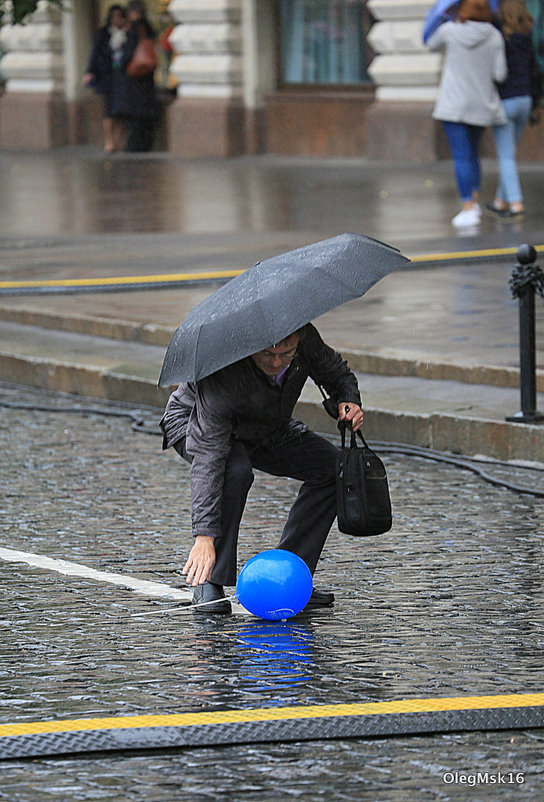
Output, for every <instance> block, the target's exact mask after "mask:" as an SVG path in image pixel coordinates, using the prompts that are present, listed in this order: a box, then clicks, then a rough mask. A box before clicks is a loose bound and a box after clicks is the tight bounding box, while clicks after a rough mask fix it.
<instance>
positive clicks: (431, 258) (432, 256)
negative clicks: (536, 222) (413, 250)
mask: <svg viewBox="0 0 544 802" xmlns="http://www.w3.org/2000/svg"><path fill="white" fill-rule="evenodd" d="M534 248H535V251H536V252H537V253H542V251H544V245H535V246H534ZM517 252H518V246H516V247H515V248H488V249H483V250H479V251H452V252H451V253H428V254H423V255H422V256H414V257H412V259H411V261H412V262H413V263H414V264H417V263H419V262H447V261H450V260H452V259H485V258H488V257H489V258H492V257H493V256H515V255H516V254H517Z"/></svg>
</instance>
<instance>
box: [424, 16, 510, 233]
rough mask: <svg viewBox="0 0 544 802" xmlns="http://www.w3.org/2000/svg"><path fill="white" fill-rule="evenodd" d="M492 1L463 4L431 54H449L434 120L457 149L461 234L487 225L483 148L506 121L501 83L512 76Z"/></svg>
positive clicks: (431, 42)
mask: <svg viewBox="0 0 544 802" xmlns="http://www.w3.org/2000/svg"><path fill="white" fill-rule="evenodd" d="M491 19H492V13H491V9H490V7H489V5H488V3H487V0H462V2H461V3H460V5H459V7H458V10H457V18H456V20H455V21H450V22H444V23H443V24H442V25H440V26H439V27H438V28H437V30H436V31H435V32H434V33H433V34H432V35H431V36H430V37H429V39H428V41H427V45H428V47H429V48H430V49H431V50H440V49H444V50H445V58H444V67H443V71H442V78H441V81H440V87H439V90H438V100H437V102H436V105H435V108H434V111H433V117H434V119H435V120H441V121H442V123H443V125H444V130H445V132H446V136H447V138H448V142H449V146H450V149H451V153H452V157H453V161H454V167H455V178H456V181H457V187H458V190H459V195H460V198H461V203H462V209H461V211H460V212H459V213H458V214H457V215H455V217H454V218H453V220H452V224H453V225H454V226H455V227H456V228H463V227H467V226H475V225H478V224H479V222H480V220H481V215H482V212H481V208H480V203H479V197H480V180H481V167H480V157H479V147H480V141H481V138H482V134H483V133H484V130H485V128H487V127H488V126H492V125H502V124H504V123H505V122H506V116H505V113H504V110H503V107H502V103H501V99H500V97H499V92H498V90H497V86H496V82H497V83H500V82H502V81H504V79H505V78H506V74H507V67H506V57H505V49H504V41H503V38H502V36H501V34H500V33H499V31H498V30H497V29H496V28H495V27H494V26H493V25H492V24H491Z"/></svg>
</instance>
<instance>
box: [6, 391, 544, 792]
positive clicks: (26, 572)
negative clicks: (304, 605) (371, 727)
mask: <svg viewBox="0 0 544 802" xmlns="http://www.w3.org/2000/svg"><path fill="white" fill-rule="evenodd" d="M1 394H2V395H8V396H10V397H11V398H20V399H21V400H23V399H24V400H26V401H28V400H29V394H30V395H31V396H32V397H33V398H36V399H38V398H39V399H40V400H42V401H43V400H44V399H45V400H46V401H47V402H50V399H49V398H48V397H46V396H45V395H41V394H39V393H33V392H32V391H25V393H24V396H22V395H21V393H20V391H17V390H10V389H9V388H6V387H4V388H1ZM149 415H150V419H152V418H153V415H152V413H149ZM29 443H30V444H31V446H30V447H29ZM0 447H1V448H2V450H3V453H4V454H5V455H7V457H8V458H7V459H5V460H3V461H2V463H1V466H0V482H1V484H2V487H3V490H4V500H3V504H2V507H1V509H0V532H1V533H2V534H1V543H2V545H4V546H7V547H9V548H14V549H20V550H24V551H29V552H33V553H38V554H45V555H48V556H53V557H60V558H63V559H67V560H72V561H75V562H80V563H82V564H84V565H88V566H91V567H94V568H99V569H103V570H109V571H117V572H120V573H123V572H126V573H129V574H130V575H133V576H139V577H141V578H145V579H153V580H158V581H162V582H166V583H168V584H171V585H177V586H181V585H182V579H181V577H180V576H179V573H177V572H178V570H179V567H180V565H181V564H182V561H183V558H184V555H185V554H186V552H187V549H188V545H189V542H190V534H189V529H190V526H189V485H188V471H187V469H186V467H185V465H184V464H183V463H182V462H181V460H179V458H177V456H176V455H174V454H171V453H170V452H168V453H161V452H160V438H158V437H157V438H155V437H149V436H144V435H142V434H138V433H136V432H133V431H131V430H130V427H129V425H128V423H127V422H126V421H123V420H119V419H117V418H109V417H95V416H88V415H85V416H81V415H68V414H52V413H47V412H35V413H33V412H21V411H16V410H8V409H3V410H2V426H1V428H0ZM385 461H386V464H387V467H388V472H389V477H390V484H391V492H392V498H393V503H394V513H395V522H394V527H393V530H392V532H391V533H389V534H387V535H383V536H380V537H377V538H369V539H367V540H357V539H355V538H349V537H347V536H345V535H341V534H340V533H339V532H338V531H337V530H336V529H335V530H333V532H332V533H331V536H330V538H329V541H328V543H327V547H326V549H325V551H324V553H323V559H322V561H321V563H320V565H319V569H318V572H317V574H316V585H318V586H322V587H323V586H326V587H330V588H331V589H332V590H334V592H335V593H336V597H337V601H336V603H335V605H334V607H332V608H329V609H316V610H313V611H311V612H303V613H302V614H300V615H299V616H296V617H295V618H293V619H290V620H289V621H287V622H285V623H281V622H280V623H278V622H263V621H260V620H258V619H255V618H252V617H250V616H248V615H241V614H233V615H231V616H224V617H219V616H213V615H210V614H199V615H196V616H195V615H194V614H193V613H192V612H189V613H184V614H178V615H164V616H151V617H148V618H133V617H132V614H134V613H138V612H142V611H145V610H150V609H159V608H160V607H166V606H169V605H170V604H171V602H165V601H157V600H146V599H145V598H143V597H139V596H136V595H135V594H133V593H131V592H129V591H127V590H124V589H123V588H120V587H116V586H110V585H106V584H100V583H96V582H91V581H89V580H85V579H81V578H70V577H66V576H61V575H57V574H53V573H48V572H44V571H41V570H36V569H31V568H29V567H27V566H24V565H21V564H6V563H4V564H2V565H1V570H2V575H3V591H4V592H3V595H2V597H1V599H0V614H1V626H2V633H3V634H2V659H1V663H0V689H1V694H2V696H1V699H2V702H1V705H0V722H2V723H4V722H13V721H36V720H47V719H55V718H79V717H90V716H105V715H108V716H110V715H111V716H116V715H135V714H140V713H177V712H188V711H201V710H225V709H237V708H249V707H271V706H277V705H307V704H321V703H345V702H365V701H382V700H391V699H401V698H415V697H421V696H457V695H480V694H497V693H517V692H519V693H527V692H531V691H535V692H536V691H542V686H541V680H542V673H541V664H542V659H541V657H542V643H543V640H544V613H543V610H544V605H543V602H544V591H543V587H544V586H543V563H542V532H543V529H544V526H543V524H544V511H543V506H542V503H541V501H539V500H538V499H534V498H532V497H530V496H519V495H516V494H513V493H511V492H509V491H507V490H505V489H500V488H496V487H493V486H491V485H489V484H486V483H485V482H483V481H482V480H481V479H479V478H477V477H475V476H473V475H472V474H468V473H466V472H462V471H459V470H457V469H455V468H454V467H452V466H449V465H440V464H438V465H437V464H434V463H428V462H425V461H424V460H420V459H413V458H408V457H393V456H387V458H386V460H385ZM503 470H505V471H506V470H510V469H506V468H503ZM522 472H523V470H522V469H521V468H519V469H512V471H511V473H510V476H511V478H512V480H516V479H517V480H519V478H520V477H519V474H520V473H522ZM523 479H524V481H525V483H526V482H527V481H530V478H528V476H527V472H526V471H525V473H524V475H523ZM296 489H297V484H296V483H295V482H287V483H284V482H282V481H281V480H278V479H275V478H271V477H266V476H264V475H259V476H258V477H257V481H256V482H255V485H254V488H253V490H252V492H251V494H250V501H249V503H248V507H247V514H246V516H245V519H244V524H243V529H242V533H241V547H240V564H242V563H243V562H245V561H246V560H247V559H248V558H249V557H250V556H252V555H253V554H255V553H256V552H258V551H260V550H262V549H263V548H269V547H271V546H274V545H275V544H276V542H277V539H278V537H279V532H280V530H281V526H282V522H283V521H284V520H285V516H286V512H287V510H288V508H289V505H290V503H291V500H292V498H293V496H294V494H295V492H296ZM542 737H543V736H542V733H541V732H540V731H533V732H521V733H499V734H496V733H492V734H489V733H488V734H470V735H466V734H465V735H448V736H443V735H436V736H433V737H430V736H429V737H417V738H406V737H400V738H398V739H392V740H389V741H387V740H381V741H380V740H377V741H369V742H367V741H364V740H357V741H353V742H352V741H349V742H338V743H312V744H304V743H297V744H284V745H282V744H276V745H246V746H236V747H226V748H221V749H194V750H187V751H185V752H176V751H174V752H167V753H163V754H160V755H158V754H151V755H132V756H123V755H102V756H101V755H95V756H92V757H88V758H86V759H84V760H83V759H81V758H77V759H74V760H72V759H64V760H60V759H40V760H38V761H32V762H28V763H25V762H21V761H15V762H13V763H11V764H10V765H9V766H8V767H7V769H6V771H5V776H4V780H3V786H2V788H0V799H9V800H10V802H12V801H13V800H26V799H33V798H36V799H41V798H44V799H58V800H65V799H74V800H76V799H92V798H100V799H119V800H120V799H127V798H130V799H139V800H140V799H141V800H149V799H153V800H163V799H165V800H166V799H169V800H170V799H171V800H177V799H185V798H187V799H188V798H191V799H193V798H196V799H206V800H207V799H218V798H222V797H223V796H226V795H228V794H231V796H230V797H228V796H226V798H232V799H248V800H257V799H263V798H265V799H267V800H269V799H271V800H275V799H278V800H280V799H285V798H293V799H314V798H317V799H320V798H322V799H339V800H341V799H346V800H347V799H350V800H352V799H369V800H384V802H385V800H391V799H408V797H409V796H412V798H414V796H413V795H414V794H415V798H417V799H422V800H427V799H429V800H431V799H432V800H434V799H441V800H442V799H444V800H447V799H457V798H466V797H459V796H455V793H456V790H455V788H453V790H452V788H451V787H449V786H447V785H446V784H445V783H444V781H443V779H442V776H443V773H444V772H447V771H455V770H457V771H465V772H466V771H471V770H475V771H478V770H481V771H485V770H487V771H492V770H498V769H499V768H500V769H501V770H503V771H520V772H523V771H524V772H526V779H527V784H526V787H525V790H524V791H520V798H525V799H536V798H538V794H537V792H536V789H537V787H538V782H539V777H540V776H541V774H542V772H543V771H544V763H543V761H542ZM35 787H38V788H39V789H40V791H39V793H41V794H42V796H36V797H32V796H31V795H30V794H31V789H32V788H35ZM457 790H459V789H457ZM508 790H509V791H510V793H511V794H512V796H510V797H508V796H507V793H506V792H507V791H508ZM516 790H517V789H515V788H514V789H512V787H510V788H509V789H508V787H507V789H506V790H504V791H503V789H499V794H500V796H497V797H493V798H504V799H507V798H516V797H514V795H513V794H514V792H515V791H516ZM485 793H486V789H485V788H484V789H483V790H482V789H480V790H479V791H478V790H477V789H476V791H475V794H474V796H472V794H471V797H470V798H471V799H487V798H489V797H488V796H485ZM523 793H525V796H523ZM478 794H480V795H478Z"/></svg>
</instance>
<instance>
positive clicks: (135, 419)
mask: <svg viewBox="0 0 544 802" xmlns="http://www.w3.org/2000/svg"><path fill="white" fill-rule="evenodd" d="M0 406H1V407H6V408H8V409H24V410H28V411H29V412H64V413H68V414H81V415H102V416H105V417H108V416H111V417H116V418H129V419H130V420H132V426H131V428H132V429H133V431H136V432H141V433H142V434H151V435H160V436H161V437H162V432H161V431H160V429H159V428H158V427H157V429H150V428H149V427H147V426H146V425H145V423H144V420H143V418H142V413H141V411H139V410H135V411H133V412H132V411H130V410H126V411H125V410H117V409H102V408H101V407H79V406H62V407H61V406H53V405H52V406H49V405H45V404H23V403H20V402H18V401H8V400H5V399H0ZM369 444H370V446H371V447H373V448H376V449H377V450H379V451H380V452H381V453H390V454H402V455H404V456H408V457H420V458H422V459H430V460H434V461H435V462H443V463H445V464H448V465H453V466H455V467H457V468H461V469H462V470H466V471H472V473H475V474H476V475H477V476H479V477H480V478H481V479H484V481H486V482H489V484H492V485H495V486H496V487H504V488H506V489H507V490H511V491H513V492H515V493H524V494H526V495H530V496H536V497H538V498H544V490H538V489H536V488H532V487H527V486H525V485H518V484H514V483H513V482H507V481H506V480H504V479H498V478H497V477H495V476H492V475H491V474H489V473H487V472H486V471H484V470H483V469H482V468H479V467H478V466H477V465H475V464H474V463H475V462H480V461H481V460H478V458H474V457H468V456H465V455H459V456H458V457H457V456H454V455H453V454H447V453H445V452H443V451H436V450H434V449H432V448H425V447H423V446H412V445H409V444H407V443H389V442H386V441H377V440H371V441H370V442H369ZM485 462H486V464H488V465H502V466H507V467H510V468H511V467H516V468H521V469H525V470H536V471H544V467H542V468H541V467H539V466H534V467H533V466H531V465H515V466H513V465H511V464H510V463H508V462H504V461H501V460H492V459H488V460H485Z"/></svg>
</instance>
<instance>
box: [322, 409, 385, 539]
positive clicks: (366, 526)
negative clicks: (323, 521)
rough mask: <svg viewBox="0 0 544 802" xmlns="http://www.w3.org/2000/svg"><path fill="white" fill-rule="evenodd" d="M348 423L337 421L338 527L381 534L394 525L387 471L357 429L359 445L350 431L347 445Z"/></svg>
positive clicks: (348, 531) (360, 533)
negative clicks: (338, 447) (338, 441)
mask: <svg viewBox="0 0 544 802" xmlns="http://www.w3.org/2000/svg"><path fill="white" fill-rule="evenodd" d="M348 425H349V424H346V423H344V422H343V421H341V422H340V423H339V424H338V428H339V429H340V435H341V438H342V445H341V448H340V454H339V455H338V462H337V474H336V499H337V508H338V512H337V515H338V529H339V530H340V531H341V532H344V534H347V535H355V537H367V536H369V535H381V534H382V533H383V532H388V531H389V530H390V529H391V526H392V525H393V519H392V514H391V499H390V496H389V485H388V482H387V473H386V471H385V467H384V464H383V462H382V461H381V459H380V458H379V457H378V455H377V454H375V453H374V451H372V449H371V448H369V446H368V443H367V442H366V440H365V438H364V437H363V435H362V433H361V432H360V431H358V432H357V435H358V436H359V438H360V440H361V445H360V446H358V445H357V438H356V436H355V432H353V431H351V440H350V445H349V446H346V428H347V426H348ZM350 428H351V427H350Z"/></svg>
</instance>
